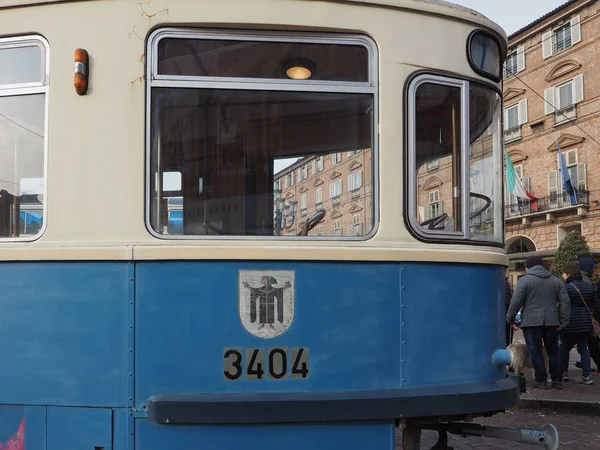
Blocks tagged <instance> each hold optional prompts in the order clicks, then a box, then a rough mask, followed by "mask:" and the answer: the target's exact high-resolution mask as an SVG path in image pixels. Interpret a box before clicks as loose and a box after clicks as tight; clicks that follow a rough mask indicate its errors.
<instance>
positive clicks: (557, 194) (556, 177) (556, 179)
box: [548, 149, 587, 208]
mask: <svg viewBox="0 0 600 450" xmlns="http://www.w3.org/2000/svg"><path fill="white" fill-rule="evenodd" d="M559 157H560V155H557V166H558V170H553V171H551V172H550V173H548V194H549V196H550V207H552V208H562V207H564V206H571V204H572V203H571V198H570V195H569V193H568V192H567V191H566V190H565V189H564V186H563V182H562V175H561V171H560V159H559ZM563 158H564V159H565V165H566V166H567V170H568V171H569V177H570V179H571V184H572V185H573V186H574V187H575V188H576V189H577V190H578V191H580V192H584V191H587V168H586V164H585V163H580V162H579V157H578V154H577V149H573V150H567V151H564V152H563ZM581 200H582V198H581V197H580V201H581Z"/></svg>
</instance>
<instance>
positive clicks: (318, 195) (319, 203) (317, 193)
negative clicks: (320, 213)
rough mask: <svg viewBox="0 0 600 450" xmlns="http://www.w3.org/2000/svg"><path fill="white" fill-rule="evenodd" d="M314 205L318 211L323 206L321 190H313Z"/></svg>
mask: <svg viewBox="0 0 600 450" xmlns="http://www.w3.org/2000/svg"><path fill="white" fill-rule="evenodd" d="M315 204H316V207H317V209H320V208H321V206H323V188H317V189H316V190H315Z"/></svg>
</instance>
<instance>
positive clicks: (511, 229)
mask: <svg viewBox="0 0 600 450" xmlns="http://www.w3.org/2000/svg"><path fill="white" fill-rule="evenodd" d="M598 55H600V1H598V0H572V1H569V2H567V3H565V4H564V5H562V6H561V7H559V8H557V9H555V10H554V11H551V12H549V13H548V14H546V15H545V16H543V17H541V18H540V19H538V20H537V21H535V22H533V23H532V24H530V25H528V26H527V27H525V28H523V29H521V30H519V31H517V32H516V33H514V34H513V35H511V36H509V53H508V57H507V59H506V64H505V74H504V77H505V80H504V107H505V109H504V124H505V125H504V128H505V130H504V137H505V142H506V148H507V150H508V153H509V155H510V158H511V161H512V163H513V165H514V166H515V170H516V171H517V175H518V176H520V177H521V180H522V182H523V184H524V185H525V187H526V188H527V189H528V190H529V192H531V194H533V195H534V196H535V197H537V198H538V200H536V201H524V202H522V203H519V202H518V201H517V199H516V198H514V197H512V196H510V195H509V194H508V193H506V194H505V203H506V205H505V216H506V222H505V223H506V248H507V251H508V253H509V258H510V260H511V269H512V271H513V275H514V278H515V280H513V281H516V278H517V277H518V276H519V275H521V274H522V273H523V272H524V267H523V262H524V260H525V259H526V257H527V256H528V255H530V254H533V253H535V254H539V255H541V256H543V257H546V258H552V256H553V255H554V253H555V251H556V249H557V248H558V246H559V245H560V243H561V241H562V239H564V237H565V236H566V235H567V234H568V233H569V232H570V231H573V230H578V231H579V232H580V233H581V234H582V235H584V236H585V237H586V239H587V241H588V243H589V245H590V247H592V249H594V250H597V249H600V206H599V202H600V191H599V188H600V77H599V76H598V71H599V70H600V60H599V59H598ZM557 141H558V143H559V144H560V148H561V150H562V153H563V156H564V158H565V162H566V166H567V170H568V172H569V174H570V177H571V181H572V183H573V184H574V185H575V186H576V187H577V188H578V191H579V192H578V193H579V195H578V197H577V198H576V199H575V201H572V200H571V198H570V196H569V194H567V193H566V192H565V190H564V188H563V183H562V174H561V171H560V165H559V158H558V151H557Z"/></svg>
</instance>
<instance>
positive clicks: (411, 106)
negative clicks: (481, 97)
mask: <svg viewBox="0 0 600 450" xmlns="http://www.w3.org/2000/svg"><path fill="white" fill-rule="evenodd" d="M424 83H434V84H438V85H442V86H451V87H460V88H461V89H462V90H461V102H462V105H461V120H462V122H461V133H462V136H461V152H462V153H461V159H460V160H461V165H462V168H463V170H462V173H461V183H462V185H461V192H460V198H461V202H462V206H461V207H462V211H461V220H462V225H463V226H462V228H463V230H462V231H460V232H456V231H440V230H431V231H430V230H426V229H424V228H423V227H421V225H420V224H419V221H418V218H417V204H418V201H417V189H416V186H417V172H416V170H415V162H416V161H415V159H416V144H415V138H416V136H415V133H416V132H415V130H416V108H415V103H416V92H417V89H418V88H419V87H420V86H421V85H422V84H424ZM473 83H474V84H478V85H481V86H484V87H486V88H488V89H491V90H493V91H494V92H495V93H496V94H497V95H500V94H499V92H498V90H497V89H495V88H494V87H493V86H491V85H490V84H488V83H485V82H480V81H473ZM470 88H471V81H469V80H465V79H461V78H453V77H451V76H444V75H434V74H428V73H425V74H421V75H418V76H416V77H415V78H414V79H412V80H411V82H410V85H409V87H408V90H407V92H408V99H407V106H408V107H407V116H408V117H407V123H408V126H407V131H408V141H407V142H408V167H407V170H406V172H407V173H408V177H407V182H408V214H407V215H408V223H409V225H410V228H411V230H412V231H413V232H414V233H415V234H417V235H418V236H419V238H421V239H423V241H425V242H436V241H437V240H440V241H442V242H443V241H448V242H456V241H457V240H458V241H459V242H460V243H464V244H481V245H494V246H496V245H502V246H503V245H504V239H502V241H501V242H496V241H491V240H485V239H472V238H471V235H470V226H471V220H470V191H471V182H470V181H471V180H470V172H471V166H470V164H471V149H470V145H469V132H470V120H471V118H470V110H469V108H470V90H471V89H470ZM500 99H501V97H500ZM503 111H504V105H502V104H501V106H500V117H499V118H498V119H499V120H498V121H497V123H496V125H495V126H496V130H497V132H498V130H500V132H502V127H503V115H504V114H503ZM497 136H498V137H497V138H496V140H495V143H496V144H498V142H499V145H500V150H499V151H498V152H496V153H497V154H495V155H494V157H493V158H494V160H495V162H498V161H502V158H503V150H502V135H501V134H497ZM500 167H501V169H500V174H499V176H500V179H499V182H500V186H504V185H503V178H502V177H503V172H504V169H503V163H502V162H501V163H500ZM497 176H498V174H494V178H495V179H497V178H496V177H497ZM503 195H504V194H502V197H501V198H500V200H501V203H500V205H498V200H497V199H493V201H494V211H498V210H499V211H500V215H498V216H495V218H494V238H498V227H499V229H500V232H501V233H502V238H503V233H504V216H503V209H502V205H503V201H504V198H503ZM496 217H497V218H496Z"/></svg>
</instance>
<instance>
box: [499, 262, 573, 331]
mask: <svg viewBox="0 0 600 450" xmlns="http://www.w3.org/2000/svg"><path fill="white" fill-rule="evenodd" d="M519 310H521V327H522V328H523V327H538V326H547V327H553V326H554V327H557V326H560V327H561V328H564V327H565V326H566V325H567V324H568V323H569V318H570V317H571V303H570V302H569V294H567V290H566V289H565V285H564V283H563V282H562V281H560V280H559V279H558V278H556V277H555V276H553V275H552V274H551V273H550V272H548V271H547V270H546V269H544V268H543V267H542V266H534V267H532V268H530V269H528V270H527V274H526V275H524V276H523V277H521V279H519V281H518V282H517V288H516V289H515V293H514V294H513V296H512V299H511V300H510V306H509V308H508V313H507V314H506V321H507V322H508V323H513V322H514V321H515V317H516V315H517V313H518V312H519Z"/></svg>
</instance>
